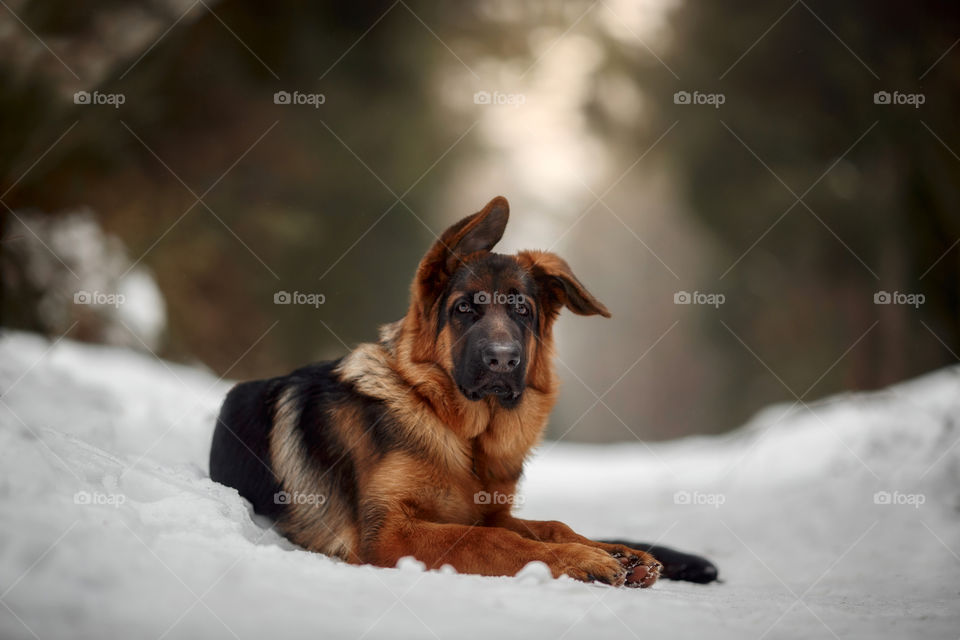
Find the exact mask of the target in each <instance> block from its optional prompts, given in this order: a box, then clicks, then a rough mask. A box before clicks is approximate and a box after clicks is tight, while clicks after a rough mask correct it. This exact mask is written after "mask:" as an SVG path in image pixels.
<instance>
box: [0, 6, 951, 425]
mask: <svg viewBox="0 0 960 640" xmlns="http://www.w3.org/2000/svg"><path fill="white" fill-rule="evenodd" d="M0 4H2V5H3V6H2V7H0V82H2V85H0V194H2V195H0V202H2V204H3V206H2V207H0V220H2V231H0V233H2V237H0V252H2V253H0V269H2V271H0V284H2V293H0V295H2V299H0V310H2V324H3V326H6V327H14V328H21V329H29V330H33V331H38V332H43V333H45V334H47V335H49V336H50V337H51V338H52V339H56V338H58V337H60V336H62V335H66V336H68V337H70V338H74V339H82V340H89V341H91V342H107V343H112V344H123V345H127V346H129V347H131V348H135V349H142V350H145V351H151V352H154V353H155V354H157V355H158V356H160V357H164V358H170V359H173V360H177V361H183V362H187V363H202V364H203V365H205V366H207V367H209V368H210V369H212V370H213V371H215V372H217V373H218V374H225V375H226V376H227V377H229V378H236V379H242V378H251V377H265V376H268V375H273V374H279V373H282V372H286V371H288V370H290V369H292V368H294V367H296V366H299V365H301V364H303V363H306V362H308V361H311V360H315V359H324V358H332V357H337V356H338V355H341V354H343V353H344V352H345V351H346V350H347V348H348V347H349V346H351V345H353V344H355V343H358V342H362V341H366V340H371V339H373V338H374V337H375V335H376V328H377V327H378V325H380V324H383V323H385V322H389V321H392V320H394V319H396V318H398V317H400V316H401V315H402V314H403V313H404V309H405V307H406V301H407V292H408V285H409V280H410V278H411V276H412V274H413V272H414V269H415V267H416V263H417V261H418V259H419V257H420V256H421V255H422V253H423V252H424V251H425V250H426V248H427V247H428V246H429V244H430V243H431V242H432V241H433V239H434V234H436V233H439V232H440V231H442V229H443V228H444V227H445V226H446V225H448V224H450V223H451V222H453V221H455V220H457V219H459V218H460V217H462V216H463V215H466V214H468V213H472V212H473V211H476V210H477V209H478V208H479V207H481V206H482V205H483V204H484V203H485V202H486V201H487V200H489V199H490V198H491V197H492V196H494V195H498V194H502V195H505V196H507V197H508V199H510V201H511V205H512V223H511V226H510V227H509V228H508V230H507V235H506V237H505V239H504V243H503V245H502V247H503V249H504V250H514V249H517V248H552V249H553V250H555V251H557V252H558V253H560V254H561V255H564V256H565V257H566V258H567V259H568V260H569V262H570V263H571V264H572V265H573V267H574V269H575V271H576V272H577V273H578V275H579V276H580V277H581V279H582V280H584V282H585V283H586V284H587V285H588V286H589V287H590V288H591V289H592V290H593V291H594V293H596V295H597V296H598V297H599V298H600V299H601V300H603V301H604V302H605V303H606V304H607V305H608V306H609V307H610V309H611V310H612V312H613V316H614V317H613V319H611V320H603V319H600V318H580V317H575V316H572V315H570V316H567V317H564V318H562V319H561V321H560V326H559V328H558V333H559V358H560V361H561V362H560V364H559V365H558V368H559V372H560V374H561V375H562V377H563V380H564V392H563V394H562V396H561V397H562V400H561V402H560V405H559V406H558V409H557V411H555V413H554V415H553V417H552V421H551V426H550V435H551V436H552V437H555V438H558V437H563V438H567V439H577V440H593V441H617V440H632V439H633V438H634V437H642V438H648V439H665V438H672V437H677V436H682V435H687V434H693V433H715V432H722V431H725V430H728V429H730V428H733V427H735V426H737V425H738V424H739V423H741V422H742V421H744V420H745V419H747V418H748V417H749V416H750V415H751V414H752V413H753V412H754V411H756V410H757V409H759V408H760V407H762V406H763V405H765V404H768V403H771V402H777V401H786V402H788V403H796V404H797V406H798V407H799V408H800V409H802V407H803V406H804V404H803V403H805V402H809V401H812V400H814V399H816V398H818V397H822V396H824V395H826V394H830V393H835V392H838V391H842V390H857V389H873V388H877V387H881V386H883V385H887V384H889V383H892V382H895V381H898V380H901V379H903V378H906V377H909V376H914V375H917V374H920V373H922V372H925V371H928V370H932V369H934V368H937V367H941V366H944V365H948V364H951V363H954V362H956V361H957V355H956V354H957V353H960V320H958V318H960V314H958V311H960V288H958V280H960V247H958V246H957V245H958V241H960V191H958V185H960V156H958V152H960V120H958V118H957V113H958V112H960V110H958V107H960V95H958V93H960V46H957V43H958V40H960V5H958V4H956V3H944V2H915V3H904V2H883V1H876V0H874V1H867V0H855V1H852V2H826V1H824V0H796V1H795V2H792V3H791V2H790V1H789V0H784V1H778V2H761V1H759V0H739V1H737V2H729V3H705V2H680V1H676V0H641V1H638V2H629V1H627V0H600V1H598V2H590V1H585V2H546V1H523V2H520V1H513V0H482V1H479V2H472V3H455V2H431V3H428V2H420V1H418V0H399V1H397V2H394V3H391V2H355V3H352V2H351V3H346V2H344V3H303V2H287V1H281V2H269V3H265V2H252V1H249V0H225V1H219V2H214V1H213V0H201V1H197V2H193V1H191V0H127V1H125V2H111V1H107V2H99V3H94V4H89V3H75V2H65V1H62V0H48V1H45V2H39V1H36V2H35V1H30V0H4V1H3V2H2V3H0ZM81 91H86V92H88V93H89V94H90V96H91V98H90V100H89V101H86V102H85V100H86V99H85V98H84V97H83V94H77V92H81ZM278 92H287V93H288V94H290V95H291V101H290V103H284V100H283V99H282V98H279V99H278V100H275V94H277V93H278ZM484 92H485V93H484ZM678 92H680V93H678ZM682 92H686V93H687V94H688V95H690V96H691V100H690V101H689V102H685V98H684V97H683V95H684V94H683V93H682ZM878 92H880V93H879V94H878ZM882 92H887V94H889V95H891V96H893V98H892V99H891V100H890V101H889V102H885V100H884V99H883V98H882V97H880V98H877V97H875V94H878V95H881V96H882ZM281 95H282V94H281ZM917 95H920V96H922V104H917V103H918V102H920V100H918V99H917V98H916V97H915V96H917ZM75 96H79V97H75ZM111 96H112V97H111ZM118 96H119V97H118ZM298 96H299V98H300V99H301V103H299V104H296V103H295V102H297V100H298ZM304 96H306V98H304ZM311 96H314V97H312V98H311ZM317 96H322V97H317ZM705 96H706V97H705ZM711 96H712V98H711ZM717 96H720V97H719V98H718V97H717ZM898 96H899V97H900V98H903V96H908V98H906V99H907V100H908V102H906V103H904V102H899V103H898V102H897V100H898ZM909 96H914V98H913V99H912V102H911V101H909V100H910V99H909ZM487 97H489V100H488V99H487ZM698 100H699V101H700V102H699V103H698ZM704 101H705V102H704ZM278 102H279V104H278ZM321 102H322V103H321ZM281 291H287V292H301V293H316V294H322V295H323V304H320V305H318V306H311V305H296V304H292V305H280V304H275V302H274V298H275V295H276V294H277V293H278V292H281ZM83 292H86V293H88V294H90V296H93V299H92V301H93V302H95V303H99V304H87V303H88V302H90V301H91V300H89V299H84V298H83V296H82V295H81V296H80V297H79V298H78V297H77V296H78V293H80V294H82V293H83ZM681 292H689V293H691V294H693V293H694V292H697V293H699V294H703V295H713V298H710V299H711V300H713V301H717V300H718V299H719V298H718V296H722V300H723V303H722V304H714V305H711V304H676V303H675V297H676V296H677V295H678V294H679V295H680V299H681V300H682V294H681ZM881 292H889V293H890V294H891V295H892V294H893V293H895V292H896V293H899V294H901V295H900V296H899V297H896V298H894V299H893V300H892V302H893V303H892V304H877V301H876V300H875V298H877V296H878V295H880V296H881V297H880V298H879V301H880V302H883V301H884V299H883V298H882V293H881ZM918 294H919V295H921V296H922V303H918V302H917V301H918V300H919V298H917V295H918ZM703 295H701V296H699V297H698V298H697V300H700V301H703V300H705V298H704V297H703ZM905 295H913V296H914V297H913V298H905V297H904V296H905ZM109 296H114V297H113V298H110V297H109ZM118 296H121V297H118ZM911 301H912V302H913V304H909V303H907V302H911Z"/></svg>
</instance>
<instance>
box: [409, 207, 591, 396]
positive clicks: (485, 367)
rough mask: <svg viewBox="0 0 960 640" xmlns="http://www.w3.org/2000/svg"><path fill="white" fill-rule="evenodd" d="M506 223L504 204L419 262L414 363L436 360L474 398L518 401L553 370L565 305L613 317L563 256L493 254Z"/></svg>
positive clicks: (471, 220) (464, 223) (446, 236)
mask: <svg viewBox="0 0 960 640" xmlns="http://www.w3.org/2000/svg"><path fill="white" fill-rule="evenodd" d="M508 217H509V205H508V203H507V201H506V199H505V198H502V197H497V198H494V199H493V200H491V201H490V203H489V204H487V206H486V207H484V208H483V210H482V211H480V212H478V213H476V214H474V215H472V216H468V217H466V218H464V219H463V220H461V221H460V222H458V223H456V224H454V225H453V226H452V227H450V228H449V229H447V230H446V231H444V232H443V234H442V235H441V236H440V238H439V239H438V240H437V242H436V243H434V245H433V246H432V247H431V248H430V250H429V251H428V252H427V254H426V255H425V256H424V257H423V260H422V261H421V262H420V267H419V268H418V270H417V275H416V277H415V278H414V282H413V290H412V298H413V300H412V303H413V304H412V309H411V313H412V314H415V316H416V325H417V332H418V333H419V340H418V343H419V345H420V348H419V349H418V350H417V353H416V354H415V355H416V359H417V360H418V361H420V362H425V361H430V360H433V361H434V362H435V363H436V364H437V365H438V366H440V367H441V368H442V369H443V370H444V371H445V372H446V373H447V374H448V375H449V376H450V378H451V379H452V380H453V381H454V383H455V384H456V386H457V388H458V389H459V391H460V393H461V394H462V395H463V396H465V397H466V398H467V399H469V400H473V401H479V400H481V399H483V398H486V397H488V396H492V397H495V398H496V399H497V401H498V402H499V404H500V405H501V406H502V407H505V408H513V407H515V406H517V405H518V404H519V403H520V400H521V398H522V396H523V392H524V390H525V389H526V387H527V385H528V384H530V383H531V382H532V381H533V380H534V379H535V378H536V377H537V371H536V370H537V368H538V367H545V366H548V363H544V360H546V359H548V358H549V357H550V352H551V342H552V340H551V327H552V325H553V321H554V320H555V319H556V317H557V315H558V313H559V312H560V309H561V307H564V306H566V307H567V308H568V309H570V310H571V311H573V312H574V313H577V314H580V315H595V314H600V315H602V316H605V317H610V313H609V312H608V311H607V308H606V307H604V306H603V304H602V303H600V302H599V301H598V300H597V299H596V298H594V297H593V295H592V294H591V293H590V292H589V291H587V289H586V288H585V287H584V286H583V285H582V284H581V283H580V281H579V280H577V278H576V276H574V275H573V272H572V271H571V270H570V267H569V265H567V263H566V262H565V261H564V260H563V259H562V258H560V257H559V256H557V255H555V254H553V253H548V252H544V251H521V252H519V253H518V254H516V255H503V254H498V253H493V252H492V251H491V250H492V249H493V247H494V245H496V244H497V242H498V241H499V240H500V238H501V237H502V236H503V231H504V229H505V228H506V226H507V219H508Z"/></svg>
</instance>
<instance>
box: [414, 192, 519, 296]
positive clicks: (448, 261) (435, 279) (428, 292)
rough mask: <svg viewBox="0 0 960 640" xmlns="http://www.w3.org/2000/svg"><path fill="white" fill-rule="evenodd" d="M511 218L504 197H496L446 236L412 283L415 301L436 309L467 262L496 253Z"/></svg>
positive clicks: (444, 234)
mask: <svg viewBox="0 0 960 640" xmlns="http://www.w3.org/2000/svg"><path fill="white" fill-rule="evenodd" d="M509 217H510V204H509V203H508V202H507V199H506V198H504V197H503V196H497V197H496V198H494V199H493V200H491V201H490V202H488V203H487V206H485V207H484V208H483V209H482V210H480V211H478V212H477V213H475V214H473V215H471V216H467V217H466V218H464V219H463V220H461V221H460V222H457V223H456V224H454V225H453V226H452V227H450V228H449V229H447V230H446V231H444V232H443V234H442V235H441V236H440V238H439V239H438V240H437V241H436V242H435V243H434V244H433V246H432V247H430V250H429V251H427V253H426V255H424V256H423V259H422V260H421V261H420V266H419V268H418V269H417V275H416V277H415V278H414V282H413V294H414V297H415V299H416V300H418V301H419V302H420V304H421V307H422V309H423V310H424V311H427V310H429V309H430V308H431V307H432V306H433V303H434V302H435V301H436V299H437V297H438V296H439V295H440V293H441V292H442V291H443V289H444V288H445V287H446V285H447V282H448V281H449V279H450V276H451V275H452V274H453V272H454V271H456V270H457V267H459V266H460V265H461V264H462V263H463V261H464V259H465V258H467V257H468V256H470V255H471V254H475V253H477V252H489V251H490V250H491V249H493V247H494V245H496V244H497V243H498V242H499V241H500V238H502V237H503V231H504V229H506V228H507V219H508V218H509Z"/></svg>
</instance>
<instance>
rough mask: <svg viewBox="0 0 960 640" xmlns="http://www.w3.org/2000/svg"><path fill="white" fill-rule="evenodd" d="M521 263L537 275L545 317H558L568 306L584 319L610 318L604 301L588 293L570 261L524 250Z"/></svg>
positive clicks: (533, 274)
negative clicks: (562, 308)
mask: <svg viewBox="0 0 960 640" xmlns="http://www.w3.org/2000/svg"><path fill="white" fill-rule="evenodd" d="M517 260H519V262H520V264H521V265H523V267H524V268H526V269H527V270H528V271H529V272H530V274H531V275H532V276H533V278H534V280H535V281H536V283H537V288H538V289H539V297H540V305H541V308H542V309H543V314H544V316H545V317H547V318H549V319H553V318H554V317H556V315H557V313H559V311H560V308H561V307H563V306H566V307H567V308H568V309H570V310H571V311H573V312H574V313H576V314H578V315H581V316H593V315H598V314H599V315H601V316H603V317H604V318H609V317H610V312H609V311H607V308H606V307H605V306H604V304H603V303H602V302H600V301H599V300H597V299H596V298H595V297H594V296H593V294H592V293H590V292H589V291H587V288H586V287H585V286H583V283H581V282H580V281H579V280H578V279H577V277H576V276H575V275H573V270H572V269H571V268H570V265H568V264H567V261H566V260H564V259H563V258H561V257H560V256H558V255H557V254H555V253H550V252H549V251H521V252H519V253H518V254H517Z"/></svg>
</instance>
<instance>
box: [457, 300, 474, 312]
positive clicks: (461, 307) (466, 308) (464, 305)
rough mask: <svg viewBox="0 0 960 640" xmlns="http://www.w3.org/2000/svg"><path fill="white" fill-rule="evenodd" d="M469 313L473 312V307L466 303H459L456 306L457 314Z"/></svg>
mask: <svg viewBox="0 0 960 640" xmlns="http://www.w3.org/2000/svg"><path fill="white" fill-rule="evenodd" d="M471 311H473V307H471V306H470V305H469V304H467V303H466V302H461V303H460V304H458V305H457V313H470V312H471Z"/></svg>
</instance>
